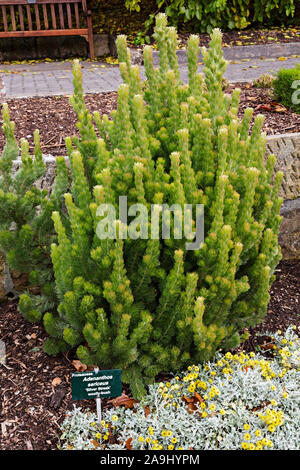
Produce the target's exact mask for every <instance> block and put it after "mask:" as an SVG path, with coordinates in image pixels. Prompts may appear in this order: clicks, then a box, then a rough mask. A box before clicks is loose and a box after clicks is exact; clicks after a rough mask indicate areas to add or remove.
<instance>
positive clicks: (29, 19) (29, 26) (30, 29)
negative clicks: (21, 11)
mask: <svg viewBox="0 0 300 470" xmlns="http://www.w3.org/2000/svg"><path fill="white" fill-rule="evenodd" d="M26 12H27V19H28V29H29V31H32V17H31V9H30V5H26Z"/></svg>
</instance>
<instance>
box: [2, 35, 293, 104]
mask: <svg viewBox="0 0 300 470" xmlns="http://www.w3.org/2000/svg"><path fill="white" fill-rule="evenodd" d="M245 47H246V46H245ZM231 49H235V48H231ZM226 52H227V51H226ZM233 52H235V51H233ZM293 55H294V57H283V56H281V57H280V59H279V58H278V57H277V58H275V57H269V58H265V57H261V58H249V59H247V58H243V59H235V60H230V61H229V64H228V68H227V71H226V74H225V77H226V78H227V79H228V80H229V81H230V82H231V83H235V82H250V81H252V80H254V79H255V78H257V77H259V76H260V75H261V74H263V73H271V74H275V73H276V71H277V70H279V69H280V68H282V67H285V68H292V67H294V66H295V64H296V63H299V62H300V58H299V57H300V43H299V55H298V56H297V54H293ZM81 64H82V72H83V86H84V91H85V93H101V92H107V91H116V90H117V89H118V87H119V85H120V84H121V83H122V79H121V77H120V72H119V67H118V66H115V65H108V64H106V63H103V62H84V61H83V62H81ZM202 68H203V66H201V65H200V66H199V71H201V70H202ZM180 70H181V78H182V80H183V82H186V81H187V78H188V71H187V66H186V61H185V60H181V63H180ZM0 75H2V78H3V82H4V85H5V89H6V96H7V98H24V97H32V96H54V95H70V94H72V92H73V85H72V62H42V63H33V64H24V65H2V64H0ZM141 75H142V77H144V69H143V67H142V66H141Z"/></svg>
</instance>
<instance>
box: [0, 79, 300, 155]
mask: <svg viewBox="0 0 300 470" xmlns="http://www.w3.org/2000/svg"><path fill="white" fill-rule="evenodd" d="M236 87H239V88H240V90H241V100H240V109H239V117H240V118H241V117H242V116H243V113H244V110H245V108H248V107H252V108H253V109H254V113H253V116H256V115H257V114H263V115H264V117H265V120H264V127H263V131H265V132H266V134H268V135H270V134H281V133H282V134H285V133H293V132H300V114H297V113H294V112H293V111H291V110H289V109H287V108H285V107H284V106H282V105H280V104H279V103H277V102H276V101H275V100H274V98H273V97H272V93H271V91H270V89H268V88H255V87H254V86H253V85H252V84H251V83H235V84H231V85H229V86H228V88H227V90H226V92H227V93H232V90H233V89H234V88H236ZM85 101H86V105H87V107H88V109H89V110H90V111H91V112H93V111H96V110H98V111H99V112H100V114H101V116H103V114H107V115H110V113H111V111H112V110H113V109H116V107H117V93H116V92H110V93H101V94H87V95H86V97H85ZM7 103H8V106H9V110H10V116H11V120H12V121H14V122H15V124H16V128H15V135H16V138H17V139H18V141H19V140H20V139H21V138H22V137H24V138H26V139H27V140H28V141H29V144H30V147H31V148H32V146H33V133H34V130H35V129H39V130H40V137H41V146H42V152H43V153H44V154H52V155H65V154H66V149H65V145H64V139H65V137H66V136H70V135H74V134H78V130H77V128H76V121H77V118H76V115H75V113H74V111H73V109H72V107H71V105H70V104H69V99H68V97H67V96H55V97H43V98H24V99H22V100H20V99H8V100H7ZM252 122H253V121H252ZM0 125H2V121H1V118H0ZM3 146H4V136H3V134H2V133H1V132H0V152H1V151H2V149H3Z"/></svg>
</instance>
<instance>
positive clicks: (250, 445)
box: [249, 442, 255, 450]
mask: <svg viewBox="0 0 300 470" xmlns="http://www.w3.org/2000/svg"><path fill="white" fill-rule="evenodd" d="M249 450H255V444H253V442H250V444H249Z"/></svg>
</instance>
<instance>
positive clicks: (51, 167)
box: [0, 134, 300, 301]
mask: <svg viewBox="0 0 300 470" xmlns="http://www.w3.org/2000/svg"><path fill="white" fill-rule="evenodd" d="M269 153H275V154H276V155H277V164H276V170H277V171H282V172H283V173H284V178H283V183H282V186H281V189H280V195H281V196H282V197H283V199H284V203H283V204H282V207H281V215H282V216H283V220H282V223H281V227H280V234H279V243H280V246H281V249H282V255H283V258H284V259H300V134H285V135H275V136H269V137H268V139H267V154H269ZM44 160H45V163H46V166H47V171H46V173H45V175H44V176H43V177H42V178H41V179H40V180H39V181H38V187H39V188H40V189H42V188H44V189H49V188H51V187H52V186H53V182H54V178H55V157H52V156H51V155H49V156H45V157H44ZM20 164H21V161H20V160H16V161H15V163H14V168H15V171H17V170H18V169H19V167H20ZM24 287H26V276H20V275H19V274H18V273H15V272H12V273H10V272H9V270H8V268H7V265H6V263H5V260H4V258H3V256H2V257H0V301H1V299H3V298H4V297H5V296H6V295H7V294H8V293H18V292H19V291H21V290H22V289H24Z"/></svg>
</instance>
